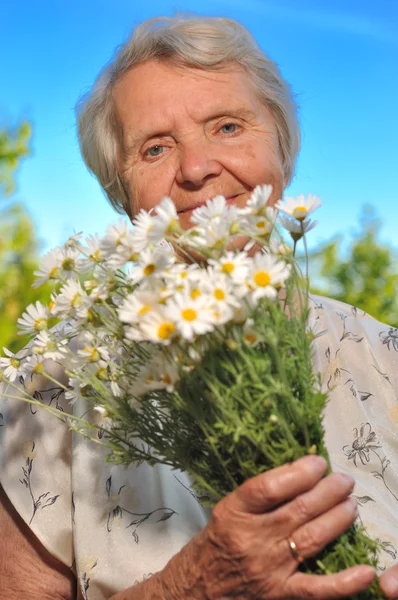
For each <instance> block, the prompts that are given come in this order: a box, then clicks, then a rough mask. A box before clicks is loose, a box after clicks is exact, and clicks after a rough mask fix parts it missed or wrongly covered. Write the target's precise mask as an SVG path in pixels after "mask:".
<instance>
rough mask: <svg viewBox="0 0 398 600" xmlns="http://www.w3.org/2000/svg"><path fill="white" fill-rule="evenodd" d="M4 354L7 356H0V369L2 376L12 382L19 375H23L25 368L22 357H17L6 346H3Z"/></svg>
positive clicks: (25, 371)
mask: <svg viewBox="0 0 398 600" xmlns="http://www.w3.org/2000/svg"><path fill="white" fill-rule="evenodd" d="M3 352H4V354H6V355H7V357H8V358H3V357H0V369H2V371H3V375H4V377H6V378H7V379H8V380H9V381H11V382H14V381H15V380H16V379H17V378H18V379H19V377H25V375H26V373H27V370H26V366H25V361H24V360H23V357H18V356H16V355H15V354H13V352H10V350H7V348H3Z"/></svg>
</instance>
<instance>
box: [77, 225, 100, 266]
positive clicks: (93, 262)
mask: <svg viewBox="0 0 398 600" xmlns="http://www.w3.org/2000/svg"><path fill="white" fill-rule="evenodd" d="M85 241H86V246H83V247H82V249H81V252H82V254H83V255H84V256H85V257H86V258H84V259H82V265H83V268H84V269H88V268H91V267H95V266H97V265H98V264H100V263H101V262H103V261H104V259H105V258H104V255H103V252H102V249H101V238H100V236H99V235H98V233H96V234H95V235H89V236H88V237H87V238H86V240H85Z"/></svg>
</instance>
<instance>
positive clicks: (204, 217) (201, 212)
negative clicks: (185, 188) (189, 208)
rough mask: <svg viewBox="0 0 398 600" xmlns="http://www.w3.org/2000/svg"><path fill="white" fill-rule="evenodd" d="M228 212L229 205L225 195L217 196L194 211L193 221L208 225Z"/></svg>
mask: <svg viewBox="0 0 398 600" xmlns="http://www.w3.org/2000/svg"><path fill="white" fill-rule="evenodd" d="M227 213H228V205H227V201H226V199H225V197H224V196H221V195H219V196H215V197H214V198H212V199H211V200H207V202H206V204H204V205H203V206H199V208H196V209H195V210H194V211H193V212H192V216H191V222H192V223H197V224H198V225H204V226H205V227H206V226H208V225H209V224H210V223H211V222H218V221H220V219H222V218H223V217H225V216H226V215H227Z"/></svg>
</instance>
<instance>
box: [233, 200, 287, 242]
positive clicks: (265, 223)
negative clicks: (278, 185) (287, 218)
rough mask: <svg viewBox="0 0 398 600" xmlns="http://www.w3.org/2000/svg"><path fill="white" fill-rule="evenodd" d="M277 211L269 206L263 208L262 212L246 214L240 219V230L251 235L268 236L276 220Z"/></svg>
mask: <svg viewBox="0 0 398 600" xmlns="http://www.w3.org/2000/svg"><path fill="white" fill-rule="evenodd" d="M277 214H278V211H277V210H275V209H274V208H272V207H271V206H266V207H264V209H263V214H261V215H256V214H250V213H249V214H247V215H246V217H245V218H244V220H243V221H242V225H241V227H242V232H243V233H245V234H248V235H252V236H253V237H256V238H258V237H260V238H267V239H268V238H269V236H270V234H271V232H272V230H273V228H274V225H275V221H276V217H277Z"/></svg>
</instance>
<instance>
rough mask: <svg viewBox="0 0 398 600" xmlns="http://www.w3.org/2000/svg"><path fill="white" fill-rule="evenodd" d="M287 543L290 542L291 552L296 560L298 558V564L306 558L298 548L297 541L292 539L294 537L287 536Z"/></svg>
mask: <svg viewBox="0 0 398 600" xmlns="http://www.w3.org/2000/svg"><path fill="white" fill-rule="evenodd" d="M287 543H288V544H289V548H290V552H291V553H292V556H293V558H294V559H295V560H297V562H298V564H300V563H302V562H303V561H304V558H303V557H302V556H301V554H300V552H299V551H298V549H297V546H296V542H295V541H294V540H292V538H287Z"/></svg>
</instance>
